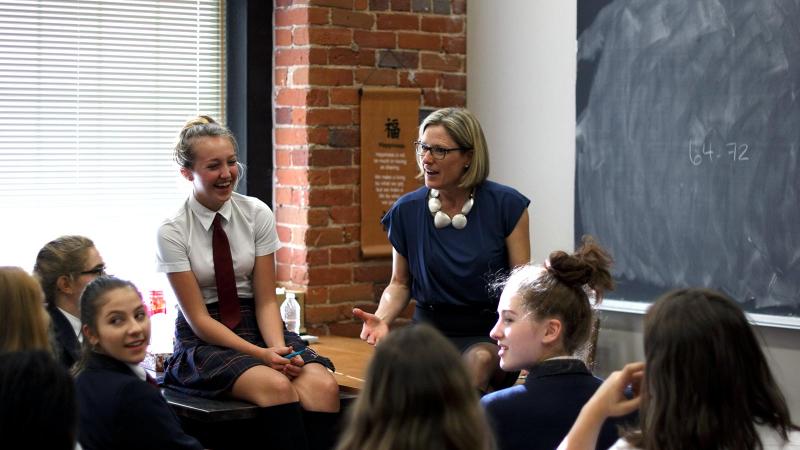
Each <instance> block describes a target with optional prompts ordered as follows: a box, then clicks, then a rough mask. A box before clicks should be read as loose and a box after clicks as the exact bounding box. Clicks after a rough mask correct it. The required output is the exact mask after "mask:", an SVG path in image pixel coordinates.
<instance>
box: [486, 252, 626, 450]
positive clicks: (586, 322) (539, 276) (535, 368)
mask: <svg viewBox="0 0 800 450" xmlns="http://www.w3.org/2000/svg"><path fill="white" fill-rule="evenodd" d="M610 264H611V258H610V257H609V255H608V254H607V253H606V252H605V251H604V250H603V249H602V248H601V247H600V246H599V245H598V244H597V243H596V242H595V241H594V240H592V239H591V238H589V237H584V239H583V245H582V246H581V248H579V249H578V250H577V251H576V252H575V253H574V254H572V255H570V254H567V253H565V252H562V251H557V252H553V253H551V254H550V257H549V259H548V260H547V261H546V262H545V265H544V267H542V266H536V265H532V264H528V265H525V266H522V267H519V268H517V269H516V270H514V271H513V272H512V273H511V276H510V277H509V278H508V280H507V281H506V282H505V288H504V289H503V293H502V295H501V296H500V304H499V306H498V307H497V312H498V313H499V316H500V317H499V319H498V321H497V323H496V324H495V326H494V328H493V329H492V331H491V336H492V338H493V339H495V340H496V341H497V345H498V347H499V348H500V351H499V354H500V366H501V367H502V368H503V370H506V371H510V372H511V371H518V370H521V369H527V370H528V377H527V379H526V380H525V384H523V385H517V386H513V387H510V388H508V389H503V390H500V391H497V392H494V393H491V394H488V395H486V396H485V397H483V399H482V400H481V403H482V404H483V406H484V407H485V408H486V411H487V413H488V415H489V419H490V422H491V424H492V427H493V429H494V432H495V438H496V440H497V443H498V447H499V448H500V449H501V450H512V449H522V448H524V449H529V450H530V449H542V450H544V449H548V450H549V449H553V448H555V447H556V446H557V445H558V443H559V442H561V440H562V439H563V438H564V435H565V434H566V433H567V432H568V431H569V428H570V427H571V426H572V424H573V422H574V421H575V418H576V417H578V413H579V412H580V410H581V407H582V406H583V405H584V403H586V401H587V400H589V398H590V397H591V396H592V394H594V392H595V391H596V390H597V388H598V387H600V384H601V382H602V381H601V380H600V379H598V378H596V377H595V376H593V375H592V373H591V372H590V371H589V369H588V368H587V367H586V364H584V362H583V361H582V360H581V359H579V358H578V356H576V353H577V352H578V351H579V350H582V349H583V348H584V347H585V346H586V343H587V341H588V339H589V336H590V335H591V333H592V328H593V326H594V317H595V316H594V311H593V308H592V304H591V303H590V300H589V295H587V292H594V293H595V295H596V299H597V302H599V301H600V300H601V299H602V295H603V292H605V291H607V290H610V289H613V287H614V283H613V280H612V279H611V273H610V272H609V268H610ZM615 425H616V424H615V423H614V421H613V420H612V421H609V423H607V424H606V425H604V426H603V428H602V433H601V435H600V440H599V442H598V448H603V449H605V448H607V447H608V446H609V445H611V444H612V443H614V441H616V440H617V432H616V429H615Z"/></svg>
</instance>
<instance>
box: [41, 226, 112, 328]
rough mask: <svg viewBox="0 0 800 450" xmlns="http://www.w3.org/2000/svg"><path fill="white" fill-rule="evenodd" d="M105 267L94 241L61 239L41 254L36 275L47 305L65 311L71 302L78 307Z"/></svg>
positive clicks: (80, 238) (79, 237) (85, 238)
mask: <svg viewBox="0 0 800 450" xmlns="http://www.w3.org/2000/svg"><path fill="white" fill-rule="evenodd" d="M105 267H106V266H105V263H103V258H102V257H101V256H100V253H99V252H98V251H97V249H96V248H95V246H94V243H93V242H92V241H91V239H89V238H87V237H83V236H61V237H60V238H58V239H55V240H52V241H50V242H48V243H47V244H45V246H44V247H42V249H41V250H39V254H38V255H36V264H35V265H34V266H33V273H34V275H36V278H38V279H39V283H41V285H42V290H44V295H45V299H46V301H47V303H50V304H52V305H55V306H59V307H63V304H64V301H71V302H72V304H74V305H76V306H77V302H78V299H80V296H81V292H83V288H84V287H85V286H86V284H87V283H88V282H90V281H92V280H93V279H94V278H95V277H97V276H100V275H102V274H104V273H105ZM75 314H77V311H75Z"/></svg>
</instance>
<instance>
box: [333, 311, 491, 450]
mask: <svg viewBox="0 0 800 450" xmlns="http://www.w3.org/2000/svg"><path fill="white" fill-rule="evenodd" d="M490 443H491V437H490V432H489V431H488V427H487V425H486V419H485V417H484V415H483V411H482V410H481V408H480V406H479V403H478V397H477V394H476V392H475V388H474V387H473V386H472V383H471V382H470V378H469V376H468V375H467V369H466V367H465V366H464V364H463V362H462V360H461V356H460V355H459V353H458V351H457V350H456V349H455V347H454V346H453V345H452V344H451V343H450V342H449V341H448V340H447V339H446V338H445V337H443V336H442V335H441V334H440V333H439V332H438V331H436V330H435V329H434V328H432V327H430V326H427V325H412V326H408V327H404V328H401V329H398V330H394V331H392V332H391V333H389V335H388V336H387V337H386V338H385V339H383V340H382V341H381V343H380V345H379V346H377V347H376V349H375V353H374V355H373V358H372V361H371V362H370V364H369V368H368V369H367V375H366V382H365V384H364V389H363V390H362V391H361V393H360V394H359V397H358V399H357V400H356V402H355V405H353V407H352V409H351V412H350V416H349V423H348V426H347V428H346V429H345V431H344V432H343V434H342V437H341V439H340V441H339V446H338V449H339V450H355V449H363V448H369V449H373V450H390V449H391V450H415V449H421V448H425V449H431V450H438V449H441V450H444V449H450V450H466V449H476V450H477V449H487V448H490Z"/></svg>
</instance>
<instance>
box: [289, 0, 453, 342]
mask: <svg viewBox="0 0 800 450" xmlns="http://www.w3.org/2000/svg"><path fill="white" fill-rule="evenodd" d="M274 19H275V20H274V23H275V36H274V42H275V49H274V63H275V75H274V92H273V95H274V97H273V101H274V109H275V111H274V113H275V114H274V116H275V136H274V139H275V147H274V148H275V180H274V186H275V196H274V198H275V202H274V203H275V204H274V207H275V212H276V216H277V221H278V235H279V237H280V239H281V242H282V243H283V248H281V250H279V251H278V254H277V279H278V282H279V284H281V285H283V286H287V287H291V288H293V289H297V290H304V291H305V292H306V298H305V303H306V309H305V319H306V327H307V328H308V330H309V332H310V333H312V334H328V333H330V334H338V335H347V336H354V335H357V334H358V332H359V331H360V329H361V325H360V324H359V323H356V322H354V321H353V320H352V317H351V313H350V311H351V309H352V307H353V306H356V305H357V306H360V307H365V308H367V309H369V308H372V309H374V307H375V302H376V301H377V300H378V299H379V298H380V294H381V292H382V291H383V288H384V287H385V286H386V284H387V283H388V281H389V277H390V274H391V258H385V259H379V260H364V259H362V258H361V255H360V248H359V244H360V243H359V236H360V204H359V177H360V172H359V159H360V156H359V139H360V134H359V88H360V87H362V86H399V87H420V88H422V108H423V109H429V110H433V109H436V108H439V107H444V106H464V104H465V102H466V84H467V83H466V74H465V72H466V0H294V1H292V0H275V18H274ZM390 50H391V51H390Z"/></svg>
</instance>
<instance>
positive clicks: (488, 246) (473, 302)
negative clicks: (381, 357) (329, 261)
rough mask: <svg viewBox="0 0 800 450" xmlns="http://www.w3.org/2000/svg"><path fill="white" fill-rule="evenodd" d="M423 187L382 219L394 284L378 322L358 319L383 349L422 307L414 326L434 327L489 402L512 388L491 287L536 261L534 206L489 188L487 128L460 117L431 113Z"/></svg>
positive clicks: (451, 111) (423, 144)
mask: <svg viewBox="0 0 800 450" xmlns="http://www.w3.org/2000/svg"><path fill="white" fill-rule="evenodd" d="M415 146H416V153H417V162H418V164H419V168H420V174H419V176H420V178H422V179H424V181H425V186H423V187H422V188H420V189H418V190H416V191H414V192H411V193H408V194H405V195H403V196H402V197H400V198H399V199H398V200H397V202H395V204H394V205H393V206H392V208H391V209H390V210H389V212H388V213H387V214H386V216H384V218H383V221H382V222H383V224H384V225H385V226H386V227H387V228H388V230H389V241H391V243H392V247H393V252H392V278H391V281H390V282H389V285H388V286H387V287H386V289H385V290H384V291H383V295H382V296H381V300H380V304H379V306H378V309H377V311H376V312H375V314H369V313H366V312H364V311H362V310H360V309H355V310H354V311H353V314H354V315H355V316H356V317H358V318H359V319H361V320H363V321H364V325H363V328H362V331H361V338H362V339H364V340H366V341H367V342H369V343H370V344H377V343H378V342H379V341H380V340H381V339H383V337H384V336H386V334H387V333H388V332H389V325H390V324H391V323H392V321H394V319H395V318H397V316H398V315H399V314H400V313H401V312H402V311H403V309H404V308H405V307H406V305H408V302H409V300H410V299H411V298H414V299H416V301H417V303H416V310H415V312H414V321H415V322H424V323H429V324H431V325H433V326H434V327H436V328H437V329H439V330H440V331H441V332H442V333H443V334H444V335H445V336H447V337H448V338H449V339H450V340H451V341H452V342H453V343H454V344H455V345H456V347H457V348H458V349H459V350H460V351H461V353H462V354H463V355H464V358H465V361H466V363H467V367H468V368H469V370H470V373H471V376H472V382H473V384H474V386H475V387H477V388H478V389H479V390H480V391H482V392H486V391H487V390H488V389H489V387H490V382H491V381H492V379H493V378H494V379H495V381H498V383H492V385H493V386H492V387H495V388H498V387H505V386H507V385H510V384H511V383H513V381H514V378H515V375H513V374H512V375H511V376H507V377H506V376H504V374H503V373H502V371H501V370H500V368H499V366H498V361H499V359H498V357H497V345H495V344H494V343H493V341H492V340H491V338H490V337H489V330H491V329H492V326H493V325H494V323H495V322H496V321H497V311H496V309H497V302H498V296H497V295H496V294H493V293H490V292H489V289H488V286H489V284H490V283H491V281H492V280H493V279H494V278H496V277H497V276H498V275H503V274H507V273H508V271H509V270H510V269H511V268H513V267H515V266H519V265H522V264H526V263H528V261H529V260H530V237H529V233H528V204H529V203H530V201H529V200H528V199H527V198H526V197H525V196H523V195H522V194H520V193H519V192H517V191H516V190H514V189H512V188H510V187H507V186H503V185H501V184H498V183H495V182H492V181H489V180H487V177H488V176H489V153H488V151H489V150H488V147H487V144H486V139H485V138H484V135H483V130H482V129H481V126H480V123H478V120H477V119H476V118H475V116H473V115H472V113H470V112H469V111H467V110H466V109H462V108H445V109H440V110H438V111H435V112H433V113H431V114H430V115H429V116H428V117H427V118H425V120H424V121H423V122H422V125H420V128H419V140H418V141H417V142H416V143H415Z"/></svg>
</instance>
